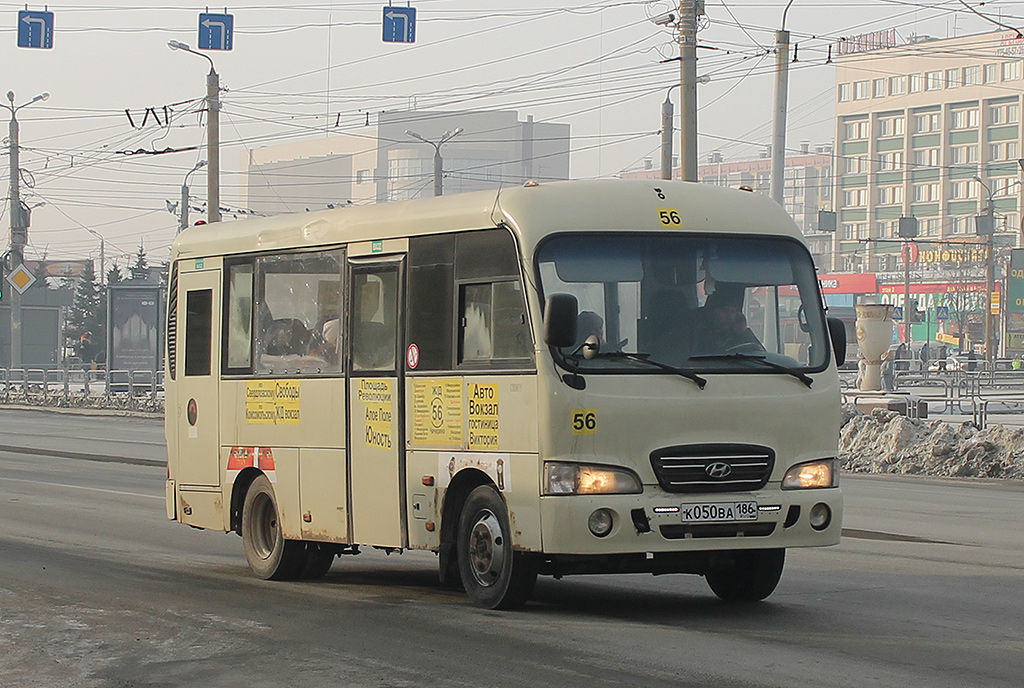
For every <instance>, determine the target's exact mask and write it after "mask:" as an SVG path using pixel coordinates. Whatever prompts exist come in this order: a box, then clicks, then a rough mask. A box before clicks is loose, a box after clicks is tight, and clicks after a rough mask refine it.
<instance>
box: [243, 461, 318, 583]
mask: <svg viewBox="0 0 1024 688" xmlns="http://www.w3.org/2000/svg"><path fill="white" fill-rule="evenodd" d="M279 514H280V511H279V509H278V508H277V498H276V497H275V496H274V488H273V486H272V485H271V484H270V480H268V479H267V476H265V475H261V476H259V477H258V478H256V479H255V480H254V481H253V482H252V485H250V486H249V491H248V492H246V494H245V502H244V503H243V505H242V544H243V547H244V548H245V558H246V560H247V561H248V562H249V568H250V569H251V570H252V572H253V574H254V575H255V576H256V577H257V578H262V579H263V580H293V579H295V578H297V577H298V576H299V574H301V573H302V569H303V567H304V566H305V564H306V561H307V555H306V544H305V543H304V542H300V541H298V540H285V539H284V537H283V536H282V535H281V522H280V516H279Z"/></svg>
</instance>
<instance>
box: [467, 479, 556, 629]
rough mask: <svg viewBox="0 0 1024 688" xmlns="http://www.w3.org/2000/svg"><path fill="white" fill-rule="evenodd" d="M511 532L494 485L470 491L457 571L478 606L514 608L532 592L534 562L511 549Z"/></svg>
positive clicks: (528, 556)
mask: <svg viewBox="0 0 1024 688" xmlns="http://www.w3.org/2000/svg"><path fill="white" fill-rule="evenodd" d="M511 533H512V531H511V528H510V527H509V519H508V512H507V510H506V509H505V502H504V500H502V498H501V495H499V494H498V492H497V491H496V490H495V489H494V488H493V487H491V486H490V485H481V486H480V487H478V488H476V489H475V490H473V491H472V492H470V493H469V497H468V498H467V500H466V504H465V506H464V507H463V509H462V513H461V514H460V516H459V534H458V535H459V536H458V548H459V550H458V558H459V572H460V574H461V576H462V583H463V585H464V586H465V588H466V592H467V593H468V594H469V597H470V599H471V600H473V603H474V604H475V605H477V606H478V607H483V608H484V609H513V608H515V607H518V606H520V605H522V604H523V603H525V602H526V600H527V599H529V597H530V593H532V592H533V586H534V584H535V583H536V582H537V565H536V561H535V559H534V558H533V557H531V556H530V555H529V554H528V553H526V552H516V551H514V550H513V549H512V537H511Z"/></svg>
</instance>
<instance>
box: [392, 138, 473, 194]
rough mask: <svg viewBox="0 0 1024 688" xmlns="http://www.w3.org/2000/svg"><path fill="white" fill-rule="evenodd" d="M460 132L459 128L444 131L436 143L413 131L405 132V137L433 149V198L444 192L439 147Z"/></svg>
mask: <svg viewBox="0 0 1024 688" xmlns="http://www.w3.org/2000/svg"><path fill="white" fill-rule="evenodd" d="M462 131H463V130H462V127H459V128H458V129H456V130H455V131H446V132H445V133H444V134H442V135H441V138H440V139H438V140H437V141H436V142H434V141H431V140H429V139H425V138H423V137H422V136H420V135H419V134H417V133H416V132H415V131H410V130H409V129H406V130H405V135H406V136H410V137H412V138H414V139H418V140H420V141H422V142H423V143H429V144H430V145H431V146H433V147H434V195H435V196H440V195H442V192H443V190H444V189H443V181H442V178H443V176H444V173H443V169H442V165H443V163H444V161H443V160H442V158H441V146H443V145H444V144H446V143H448V142H449V141H451V140H452V139H453V138H455V137H456V136H458V135H459V134H461V133H462Z"/></svg>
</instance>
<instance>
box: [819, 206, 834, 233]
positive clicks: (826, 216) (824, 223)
mask: <svg viewBox="0 0 1024 688" xmlns="http://www.w3.org/2000/svg"><path fill="white" fill-rule="evenodd" d="M818 231H819V232H834V231H836V211H834V210H819V211H818Z"/></svg>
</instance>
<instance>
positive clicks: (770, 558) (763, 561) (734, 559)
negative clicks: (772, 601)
mask: <svg viewBox="0 0 1024 688" xmlns="http://www.w3.org/2000/svg"><path fill="white" fill-rule="evenodd" d="M785 563H786V550H784V549H751V550H739V551H736V552H733V553H731V556H730V557H729V560H728V563H726V564H725V565H723V566H716V567H715V568H713V569H711V570H709V571H708V572H707V573H705V574H704V578H705V579H706V580H707V582H708V585H709V586H711V590H712V592H714V593H715V594H716V595H718V597H720V598H721V599H723V600H725V601H726V602H760V601H761V600H763V599H765V598H766V597H768V596H769V595H771V594H772V593H773V592H775V587H776V586H777V585H778V584H779V579H780V578H782V569H783V567H784V565H785Z"/></svg>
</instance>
